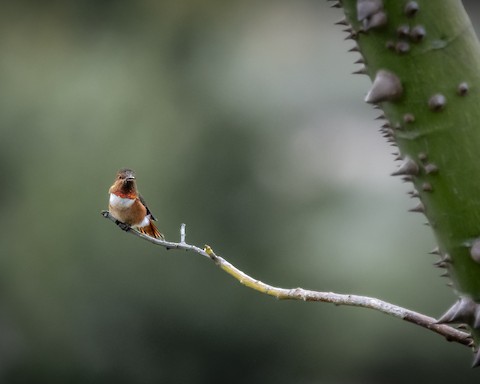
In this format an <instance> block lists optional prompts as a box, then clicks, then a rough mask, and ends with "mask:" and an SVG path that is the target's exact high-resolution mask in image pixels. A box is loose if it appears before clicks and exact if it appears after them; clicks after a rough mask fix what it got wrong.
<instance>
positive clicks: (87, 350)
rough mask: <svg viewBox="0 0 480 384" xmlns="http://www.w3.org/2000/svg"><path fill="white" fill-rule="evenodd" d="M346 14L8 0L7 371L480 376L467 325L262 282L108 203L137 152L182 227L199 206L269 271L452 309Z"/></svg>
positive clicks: (233, 244) (186, 376) (152, 202)
mask: <svg viewBox="0 0 480 384" xmlns="http://www.w3.org/2000/svg"><path fill="white" fill-rule="evenodd" d="M465 3H466V5H467V6H468V7H469V10H470V13H471V14H472V16H476V15H478V9H476V8H475V2H474V1H470V2H469V3H467V2H465ZM477 8H478V5H477ZM339 18H341V13H340V11H339V10H333V9H330V8H328V4H327V3H326V2H325V1H323V0H296V1H294V2H292V1H288V0H275V1H269V0H267V1H262V2H258V1H253V0H244V1H213V0H205V1H203V2H198V1H190V0H181V1H153V0H136V1H133V0H117V1H112V0H108V1H107V0H103V1H98V0H83V1H78V0H64V1H24V0H20V1H15V2H2V12H0V52H1V54H0V84H1V93H0V95H1V101H0V133H1V135H0V175H1V176H0V179H1V188H0V205H1V208H2V212H3V214H2V215H1V216H0V244H1V257H0V382H1V383H22V384H23V383H50V384H55V383H67V382H68V383H99V384H100V383H101V384H104V383H116V384H123V383H125V384H126V383H129V384H130V383H145V384H150V383H245V382H250V383H277V384H282V383H332V384H335V383H342V384H344V383H355V384H356V383H404V382H406V381H407V380H408V382H436V383H451V382H452V381H454V382H456V383H462V382H472V381H474V380H478V375H479V373H478V371H473V370H471V369H470V362H471V353H470V351H469V350H468V349H467V348H465V347H463V346H459V345H455V344H449V343H447V342H445V341H444V340H443V339H442V338H441V337H439V336H437V335H435V334H433V333H431V332H428V331H426V330H424V329H421V328H418V327H415V326H413V325H410V324H407V323H403V322H401V321H399V320H397V319H394V318H390V317H387V316H385V315H382V314H379V313H376V312H373V311H368V310H363V309H354V308H345V307H334V306H331V305H327V304H314V303H303V302H284V301H277V300H274V299H272V298H270V297H267V296H264V295H260V294H258V293H256V292H254V291H251V290H249V289H247V288H245V287H242V286H241V285H240V284H239V283H238V282H236V281H235V280H233V279H232V278H231V277H229V276H228V275H226V274H224V273H223V272H221V271H220V270H219V269H218V268H216V267H215V266H214V265H213V264H212V263H211V262H209V261H208V260H206V259H204V258H201V257H200V256H198V255H195V254H193V253H188V252H178V251H177V252H176V251H168V252H167V251H166V250H164V249H163V248H160V247H155V246H154V245H152V244H150V243H147V242H144V241H141V240H140V239H138V238H136V237H134V236H130V235H128V234H125V233H124V232H122V231H120V230H119V229H118V228H117V227H116V226H115V225H113V224H112V223H111V222H110V221H107V220H105V219H103V218H102V217H101V215H100V213H99V212H100V210H102V209H105V208H106V207H107V200H108V195H107V190H108V188H109V186H110V185H111V183H112V181H113V177H114V175H115V172H116V170H117V169H118V168H121V167H131V168H133V169H135V170H136V171H137V179H138V182H139V186H140V189H141V191H142V193H143V195H144V196H145V197H146V199H147V201H148V203H149V206H150V208H151V210H152V211H153V212H154V214H155V215H156V216H157V217H158V219H159V222H158V225H159V228H160V229H161V231H162V232H164V233H165V234H166V236H167V238H168V239H169V240H173V241H175V240H178V236H179V234H178V232H179V226H180V223H182V222H185V223H187V240H188V241H189V242H190V243H193V244H197V245H199V246H202V245H203V244H205V243H208V244H210V245H211V246H212V247H213V248H214V250H215V251H216V252H217V253H218V254H220V255H222V256H223V257H225V258H227V259H228V260H229V261H230V262H232V263H234V264H235V265H237V266H238V267H239V268H241V269H242V270H244V271H245V272H247V273H249V274H251V275H252V276H254V277H255V278H258V279H261V280H262V281H265V282H268V283H271V284H273V285H277V286H282V287H296V286H302V287H305V288H310V289H316V290H326V291H336V292H340V293H356V294H363V295H369V296H375V297H378V298H381V299H384V300H387V301H390V302H393V303H396V304H399V305H402V306H405V307H408V308H411V309H414V310H418V311H421V312H424V313H426V314H430V315H432V316H438V315H439V314H441V313H442V312H443V311H444V310H445V309H446V308H447V307H448V306H449V305H450V304H451V303H453V301H454V295H453V293H452V291H451V290H450V288H448V287H446V285H445V284H446V281H445V279H443V278H440V277H439V275H440V273H441V272H440V271H439V270H437V269H435V268H433V267H432V265H431V264H432V263H433V262H434V261H435V258H434V257H433V256H431V255H428V254H427V252H428V251H429V250H430V249H431V248H433V247H434V245H435V241H434V239H433V237H432V235H431V233H430V230H429V228H428V227H426V226H425V225H423V224H424V221H425V220H424V218H423V217H421V216H420V215H416V214H411V213H407V210H408V209H409V208H411V207H413V206H414V205H415V202H414V201H411V200H410V199H408V198H407V196H406V193H405V192H407V191H408V190H409V189H411V188H410V187H409V186H408V185H405V184H402V183H401V181H400V180H398V179H394V178H392V177H389V174H390V173H391V172H392V171H393V170H394V169H395V167H396V165H395V164H394V161H393V156H392V155H391V152H392V151H393V149H392V148H391V147H389V146H388V145H387V144H386V143H385V141H384V139H383V138H382V137H381V135H380V134H379V133H378V128H379V127H380V123H379V122H378V121H374V118H375V117H376V116H377V113H375V111H374V110H372V108H371V107H369V106H367V105H365V104H364V103H363V101H362V100H363V97H364V95H365V93H366V91H367V89H368V86H369V81H368V80H367V78H366V77H361V76H353V75H351V74H350V73H351V72H352V71H354V70H356V69H358V68H357V67H356V66H355V65H354V64H353V62H354V61H355V60H356V59H357V58H358V56H356V55H355V54H353V53H347V50H348V49H349V48H350V47H351V46H352V43H351V42H348V41H344V40H343V39H344V37H345V35H344V34H343V33H342V32H341V28H340V27H338V26H334V25H333V23H334V21H336V20H337V19H339Z"/></svg>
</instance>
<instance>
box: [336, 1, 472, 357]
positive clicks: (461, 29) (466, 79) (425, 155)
mask: <svg viewBox="0 0 480 384" xmlns="http://www.w3.org/2000/svg"><path fill="white" fill-rule="evenodd" d="M335 5H336V6H340V7H343V10H344V12H345V19H344V20H341V21H340V22H338V24H340V25H344V26H345V28H346V29H345V31H346V32H347V33H348V38H350V39H352V40H353V42H354V43H355V45H354V46H353V48H352V50H353V51H358V52H359V53H360V55H361V59H360V60H359V62H360V65H364V67H362V68H360V69H359V71H358V72H357V73H365V74H367V75H368V76H369V77H370V78H371V79H372V82H373V84H372V87H371V89H370V91H369V92H368V93H367V96H366V99H365V101H367V102H369V103H372V104H375V105H378V106H379V107H381V110H383V113H382V115H381V117H380V118H381V119H384V123H385V124H384V125H383V127H382V130H383V133H384V135H385V137H386V138H387V140H388V141H389V142H391V144H392V145H396V146H398V160H400V161H401V162H402V163H401V165H400V166H399V168H398V169H397V170H396V171H395V172H394V173H393V174H394V175H398V176H400V177H402V178H404V180H405V181H411V182H412V183H413V185H414V191H412V196H413V197H415V198H418V201H419V203H418V205H417V206H416V207H415V208H413V209H412V210H413V211H417V212H422V213H424V214H425V215H426V217H427V219H428V222H429V224H430V226H431V227H432V229H433V231H434V233H435V236H436V239H437V242H438V249H435V250H434V251H432V253H436V254H438V255H439V257H440V259H439V261H438V262H437V265H438V266H439V267H441V268H445V269H446V273H448V275H449V276H450V278H451V280H452V282H453V286H454V289H455V291H456V293H457V294H458V296H459V300H458V302H457V303H456V304H454V305H453V306H452V307H451V308H450V310H448V311H447V312H446V313H445V314H444V315H443V316H442V317H441V318H440V320H439V321H441V322H446V323H466V324H468V325H469V326H470V328H471V330H472V333H473V336H474V338H475V339H476V342H477V346H478V341H479V340H480V304H478V303H480V44H479V42H478V39H477V37H476V36H475V33H474V30H473V27H472V24H471V22H470V20H469V18H468V16H467V14H466V12H465V10H464V8H463V5H462V2H461V1H460V0H442V1H441V2H436V1H435V2H434V1H429V0H418V1H396V0H384V1H382V0H343V1H341V2H339V3H335ZM478 365H480V352H477V354H476V356H475V359H474V366H478Z"/></svg>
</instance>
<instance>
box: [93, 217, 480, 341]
mask: <svg viewBox="0 0 480 384" xmlns="http://www.w3.org/2000/svg"><path fill="white" fill-rule="evenodd" d="M102 215H103V216H104V217H105V218H107V219H110V220H111V221H113V222H114V223H115V224H117V225H119V224H122V223H120V222H119V221H118V220H116V219H115V218H114V217H113V216H112V215H111V214H110V212H108V211H102ZM119 227H120V228H122V229H123V228H124V227H123V226H120V225H119ZM127 232H129V233H131V234H133V235H135V236H138V237H141V238H142V239H144V240H147V241H149V242H151V243H154V244H156V245H160V246H162V247H165V248H166V249H183V250H186V251H193V252H195V253H197V254H199V255H201V256H204V257H207V258H209V259H210V260H212V261H213V262H214V263H215V264H216V265H217V266H219V267H220V268H221V269H223V270H224V271H225V272H227V273H228V274H229V275H231V276H233V277H234V278H235V279H237V280H238V281H239V282H240V283H241V284H243V285H245V286H246V287H249V288H251V289H254V290H256V291H258V292H261V293H264V294H267V295H269V296H273V297H276V298H277V299H282V300H303V301H320V302H325V303H333V304H335V305H348V306H353V307H362V308H370V309H374V310H376V311H380V312H383V313H385V314H387V315H391V316H394V317H397V318H400V319H402V320H405V321H408V322H409V323H413V324H416V325H419V326H421V327H424V328H427V329H429V330H431V331H433V332H435V333H438V334H439V335H442V336H444V337H445V338H446V339H447V340H448V341H453V342H456V343H460V344H463V345H466V346H468V347H473V340H472V337H471V336H470V334H468V333H466V332H462V331H459V330H458V329H455V328H453V327H451V326H448V325H445V324H437V320H436V319H434V318H433V317H429V316H426V315H423V314H421V313H418V312H414V311H411V310H409V309H406V308H402V307H399V306H397V305H393V304H390V303H387V302H385V301H383V300H379V299H375V298H372V297H367V296H358V295H345V294H338V293H333V292H318V291H311V290H307V289H303V288H292V289H286V288H279V287H274V286H271V285H268V284H265V283H263V282H261V281H260V280H256V279H254V278H252V277H251V276H249V275H247V274H246V273H245V272H242V271H241V270H239V269H238V268H236V267H235V266H234V265H232V264H230V263H229V262H228V261H226V260H225V259H223V258H222V257H220V256H218V255H216V254H215V252H214V251H213V250H212V248H211V247H210V246H208V245H205V247H204V248H200V247H197V246H195V245H191V244H188V243H186V241H185V238H186V230H185V224H182V225H181V228H180V242H179V243H175V242H171V241H165V240H160V239H155V238H153V237H150V236H148V235H144V234H143V233H140V232H138V231H136V230H134V229H131V228H127Z"/></svg>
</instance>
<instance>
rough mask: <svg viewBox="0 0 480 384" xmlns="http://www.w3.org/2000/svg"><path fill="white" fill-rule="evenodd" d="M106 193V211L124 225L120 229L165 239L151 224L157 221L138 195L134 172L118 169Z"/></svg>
mask: <svg viewBox="0 0 480 384" xmlns="http://www.w3.org/2000/svg"><path fill="white" fill-rule="evenodd" d="M108 192H109V193H110V200H109V205H108V209H109V211H110V213H111V215H112V216H113V217H114V218H115V219H117V220H118V221H120V222H121V223H123V224H125V225H126V227H125V228H124V227H121V228H122V229H128V228H135V229H137V230H138V231H139V232H141V233H144V234H146V235H148V236H151V237H154V238H156V239H162V240H164V239H165V237H164V236H163V235H162V234H161V233H160V232H159V230H158V229H157V227H156V226H155V224H154V223H153V221H154V220H155V221H156V220H157V219H155V217H153V215H152V213H151V212H150V210H149V209H148V207H147V204H146V203H145V200H144V199H143V197H142V195H140V193H138V190H137V183H136V179H135V172H134V171H132V170H131V169H128V168H124V169H120V170H119V171H118V173H117V176H116V177H115V181H114V183H113V185H112V186H111V187H110V189H109V190H108Z"/></svg>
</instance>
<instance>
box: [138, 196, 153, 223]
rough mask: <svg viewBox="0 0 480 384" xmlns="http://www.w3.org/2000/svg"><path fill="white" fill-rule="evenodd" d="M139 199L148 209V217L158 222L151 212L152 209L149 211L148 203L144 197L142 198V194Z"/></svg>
mask: <svg viewBox="0 0 480 384" xmlns="http://www.w3.org/2000/svg"><path fill="white" fill-rule="evenodd" d="M138 198H139V199H140V202H141V203H142V204H143V206H144V207H145V208H146V209H147V215H150V218H151V219H152V220H155V221H157V219H156V218H155V217H153V214H152V212H150V209H148V206H147V202H146V201H145V199H144V198H143V196H142V195H141V194H138Z"/></svg>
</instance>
